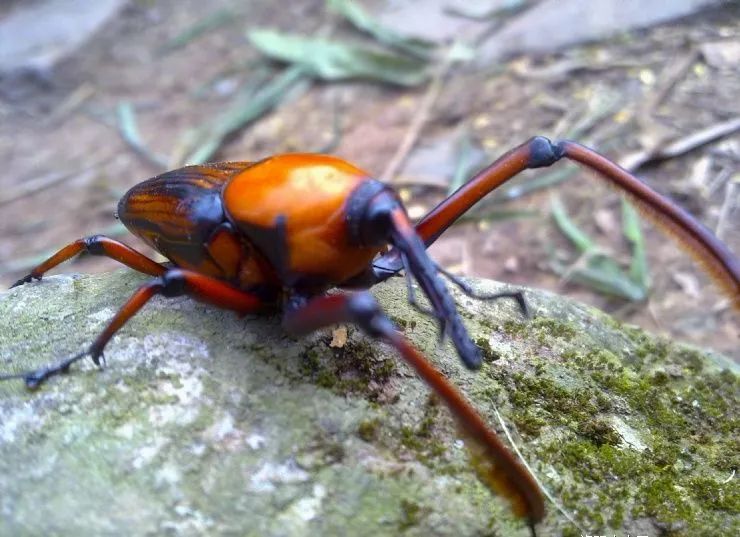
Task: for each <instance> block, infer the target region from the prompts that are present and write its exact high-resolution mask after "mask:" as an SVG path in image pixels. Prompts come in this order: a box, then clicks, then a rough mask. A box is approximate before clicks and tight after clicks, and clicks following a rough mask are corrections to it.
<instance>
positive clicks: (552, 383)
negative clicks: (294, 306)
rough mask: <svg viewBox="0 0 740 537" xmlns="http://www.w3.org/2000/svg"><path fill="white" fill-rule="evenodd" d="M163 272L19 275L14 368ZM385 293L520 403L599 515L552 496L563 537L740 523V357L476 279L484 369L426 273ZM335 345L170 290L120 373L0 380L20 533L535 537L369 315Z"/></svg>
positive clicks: (5, 327) (550, 523) (7, 529)
mask: <svg viewBox="0 0 740 537" xmlns="http://www.w3.org/2000/svg"><path fill="white" fill-rule="evenodd" d="M142 281H144V278H143V277H141V276H139V275H137V274H134V273H131V272H129V271H119V272H113V273H109V274H103V275H96V276H53V277H49V278H46V279H44V280H43V281H42V282H38V283H32V284H27V285H24V286H22V287H19V288H15V289H12V290H10V291H7V292H6V293H4V294H3V295H2V296H0V370H2V371H3V372H12V371H19V370H24V369H27V368H31V367H35V366H37V365H39V364H42V363H45V362H48V361H50V360H51V359H52V358H53V357H55V356H56V357H59V356H63V355H67V354H69V353H75V352H77V351H78V350H79V349H81V348H83V347H84V346H85V344H86V343H89V342H90V340H91V339H92V337H93V336H94V335H95V334H96V333H97V332H98V331H99V330H100V329H101V327H102V326H103V325H104V324H105V322H106V321H107V319H109V318H110V316H111V315H112V314H113V312H114V311H115V309H116V308H117V307H118V306H119V305H120V304H121V303H122V302H123V301H124V300H125V298H126V297H127V296H128V295H129V294H130V293H131V292H132V291H133V290H134V289H135V288H136V287H137V285H139V284H140V283H141V282H142ZM470 282H471V283H472V284H473V285H474V286H475V287H476V288H477V289H478V290H480V291H488V292H490V291H494V290H496V289H499V288H500V284H497V283H494V282H487V281H475V280H471V281H470ZM377 296H378V299H379V300H380V302H381V303H382V305H383V306H384V307H385V309H386V310H387V311H390V312H392V317H393V318H394V319H395V320H396V321H397V322H398V323H399V324H400V325H402V326H404V327H405V328H404V331H405V333H406V335H407V336H408V337H409V338H410V339H411V340H412V341H413V342H414V343H415V344H416V345H417V346H419V347H420V348H421V349H422V350H423V351H424V352H425V353H427V354H428V355H429V356H430V357H431V358H432V359H433V360H434V361H435V363H437V364H438V365H439V367H440V368H441V369H442V370H443V371H444V372H445V373H446V374H447V375H449V376H450V377H451V378H452V379H453V380H454V382H455V383H456V384H457V385H458V386H460V388H461V389H462V390H463V392H464V393H466V394H467V395H468V397H470V398H471V399H472V400H473V401H474V403H475V405H476V406H477V407H478V408H479V409H480V411H481V412H482V413H483V415H484V416H485V417H486V419H487V420H488V421H489V422H490V423H491V424H492V426H495V428H496V429H500V427H499V426H498V422H497V421H496V418H495V413H494V407H495V406H497V407H498V408H500V410H501V413H502V414H503V416H504V418H505V419H506V421H507V422H508V423H510V424H512V425H510V428H512V429H517V430H518V433H517V432H514V433H513V434H514V438H515V439H516V441H517V443H518V445H519V446H520V449H521V450H522V452H523V454H524V456H525V457H526V459H527V460H528V461H529V462H530V464H531V465H532V467H533V469H534V471H535V473H536V474H537V475H538V477H539V479H540V480H542V482H544V484H545V486H546V487H547V488H548V489H549V490H550V491H551V492H552V494H553V495H554V496H555V497H556V498H558V499H559V501H561V502H562V503H563V504H564V505H565V507H566V509H567V510H568V511H569V512H571V513H574V517H575V519H576V520H577V521H578V523H579V524H580V525H581V529H579V528H578V527H576V526H573V525H572V524H571V523H570V522H568V521H567V520H566V518H565V517H564V516H563V515H562V514H560V513H559V512H558V510H557V509H556V508H555V507H554V506H553V505H551V504H548V516H547V518H546V520H545V521H544V523H543V524H542V525H541V527H540V528H539V529H540V531H541V534H543V535H552V534H560V533H562V532H565V533H566V534H572V535H577V534H578V533H590V534H592V533H595V532H597V531H598V532H601V533H617V534H624V533H627V532H629V533H631V534H633V535H634V534H636V533H643V534H649V535H654V534H656V533H658V532H659V528H663V529H665V528H669V529H673V530H675V531H676V533H677V534H685V535H699V534H709V532H710V531H711V532H715V533H718V534H727V535H731V534H736V533H737V531H733V529H734V530H737V529H738V524H740V520H739V519H738V497H739V494H738V480H737V479H730V480H728V477H730V475H731V474H732V473H733V470H734V469H735V468H737V467H738V450H737V444H736V442H737V439H736V434H737V423H738V392H740V390H738V377H737V371H736V370H735V369H734V368H733V365H732V364H731V363H730V362H728V361H725V360H723V358H722V357H720V356H717V355H714V354H712V353H709V352H703V351H699V350H696V349H692V348H688V347H685V346H681V345H678V344H675V343H673V342H670V341H666V340H662V339H657V338H654V337H652V336H649V335H647V334H645V333H643V332H642V331H640V330H638V329H636V328H632V327H628V326H622V325H620V324H619V323H617V322H616V321H614V320H613V319H611V318H609V317H608V316H606V315H605V314H603V313H600V312H598V311H595V310H593V309H591V308H589V307H586V306H583V305H580V304H577V303H574V302H571V301H569V300H566V299H564V298H562V297H558V296H555V295H550V294H547V293H544V292H540V291H527V297H528V300H529V303H530V305H531V307H532V310H533V312H534V313H535V317H534V318H533V319H532V320H529V321H527V320H524V319H522V318H521V317H520V315H519V314H518V312H517V310H516V308H515V307H514V305H513V304H511V303H509V302H508V301H498V302H495V303H485V302H481V301H476V300H473V299H470V298H467V297H464V296H462V295H460V294H459V293H456V294H455V296H456V299H457V300H458V303H459V306H460V310H461V311H462V313H463V316H464V318H465V320H466V323H467V324H468V326H469V327H470V331H471V334H472V336H473V338H474V340H476V342H477V343H478V344H479V345H480V346H481V347H482V348H483V350H484V354H485V356H486V363H485V365H484V367H483V368H482V370H480V371H478V372H477V373H472V372H468V371H466V370H464V368H463V367H462V366H461V365H460V363H459V360H458V358H457V356H456V355H455V353H454V351H453V350H452V349H451V347H450V346H449V344H445V345H440V344H439V343H438V340H437V337H436V326H435V323H434V322H433V321H432V320H430V319H428V318H425V317H423V316H421V315H420V314H419V313H418V312H416V311H415V310H413V309H412V308H410V307H409V306H408V304H407V303H406V298H405V289H404V284H403V281H400V280H398V281H392V282H387V283H386V284H383V285H381V286H379V288H378V289H377ZM331 340H332V330H331V329H326V330H323V331H321V332H318V333H316V334H313V335H311V336H309V337H305V338H293V337H290V336H288V335H286V334H285V333H284V332H283V331H282V330H281V328H280V322H279V318H277V317H276V316H267V317H248V318H243V319H240V318H238V317H236V316H235V315H233V314H231V313H229V312H225V311H220V310H217V309H214V308H211V307H207V306H204V305H201V304H198V303H196V302H194V301H191V300H189V299H186V298H183V299H164V298H156V299H154V300H153V301H152V303H151V304H150V305H148V306H147V307H146V308H145V309H144V310H143V311H142V312H141V313H140V314H139V315H137V316H136V317H135V318H134V319H133V320H132V321H131V322H130V323H129V324H128V325H126V327H125V328H124V329H123V330H122V331H121V333H120V335H119V336H117V337H116V338H114V339H113V341H112V342H111V344H110V345H109V347H108V349H107V353H106V358H107V368H106V369H104V370H103V371H98V370H96V369H95V368H94V366H92V364H89V363H84V364H81V365H79V366H78V367H74V368H73V370H72V371H70V373H69V374H68V375H65V376H62V377H57V378H54V379H52V380H51V381H49V382H48V383H46V384H44V385H43V386H42V387H41V388H40V389H38V390H37V391H28V390H26V389H25V388H24V387H23V385H22V383H21V382H20V381H6V382H2V383H0V416H2V418H1V419H0V490H2V491H3V493H2V494H1V495H0V513H2V516H0V534H2V535H42V534H47V535H48V534H62V535H72V534H74V535H109V534H120V533H125V534H129V535H145V534H158V535H159V534H165V533H171V534H177V535H202V534H208V535H227V534H228V535H231V534H239V535H280V536H283V535H286V536H302V535H399V534H404V535H450V536H452V535H455V536H459V535H484V534H485V535H489V534H496V535H528V530H527V528H526V527H525V526H524V524H523V523H522V522H521V521H519V520H517V519H515V518H514V517H513V515H512V514H511V511H510V509H509V506H508V504H507V503H506V502H505V501H504V500H503V499H501V498H499V497H494V496H493V495H491V494H490V493H489V492H488V490H487V489H486V488H484V486H483V485H482V484H481V483H480V482H479V481H478V480H477V479H476V478H475V476H474V474H473V471H472V470H471V469H470V467H469V466H468V463H467V459H466V453H465V450H464V448H463V447H462V444H461V442H460V441H459V440H458V439H457V438H456V437H455V428H454V425H453V423H452V422H451V420H450V418H449V417H448V415H447V413H446V411H445V409H444V408H442V407H440V406H439V405H438V404H435V400H434V399H433V398H430V396H429V393H428V390H427V389H426V388H425V386H424V385H423V384H421V382H420V381H419V380H418V379H416V378H415V377H414V375H413V374H412V373H411V371H410V369H409V368H407V367H406V366H405V365H404V364H402V363H400V361H399V360H398V358H397V356H396V354H395V353H394V352H393V351H391V350H390V349H389V348H387V347H386V346H385V345H380V344H377V343H375V342H374V341H371V340H369V339H368V338H366V337H365V336H364V335H362V334H361V333H360V332H359V331H358V330H356V329H355V328H354V327H350V328H349V330H348V334H347V340H346V342H345V343H344V344H343V345H342V346H340V347H331V346H330V342H331ZM661 531H662V530H661Z"/></svg>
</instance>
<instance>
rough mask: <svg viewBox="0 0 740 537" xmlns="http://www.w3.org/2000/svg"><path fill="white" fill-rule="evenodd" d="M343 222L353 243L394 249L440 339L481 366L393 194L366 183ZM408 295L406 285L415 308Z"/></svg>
mask: <svg viewBox="0 0 740 537" xmlns="http://www.w3.org/2000/svg"><path fill="white" fill-rule="evenodd" d="M347 222H348V227H349V232H350V239H351V240H352V241H353V242H354V243H356V244H358V245H361V246H374V247H377V246H382V245H386V244H391V245H392V246H394V247H395V248H396V249H397V250H398V252H399V255H400V256H401V259H402V261H403V266H404V268H405V270H406V274H407V277H408V276H409V274H410V275H411V276H413V278H414V279H415V280H416V281H417V282H418V283H419V286H420V287H421V289H422V291H423V293H424V294H425V295H426V297H427V298H428V299H429V302H430V303H431V306H432V311H431V313H432V315H434V317H435V318H436V319H437V321H438V322H439V325H440V335H441V337H444V336H445V335H449V336H450V339H451V340H452V342H453V344H454V345H455V348H456V349H457V352H458V354H459V355H460V358H461V359H462V361H463V363H464V364H465V365H466V366H467V367H468V368H470V369H478V368H479V367H480V366H481V363H482V361H481V354H480V350H479V349H478V347H476V345H475V344H474V343H473V342H472V340H471V339H470V335H469V334H468V332H467V330H466V328H465V326H464V325H463V323H462V320H461V319H460V316H459V315H458V313H457V308H456V305H455V302H454V300H452V297H451V296H450V293H449V291H448V290H447V287H446V285H445V283H444V281H443V280H442V278H441V277H440V274H439V271H438V269H437V266H436V264H435V263H434V262H433V261H432V260H431V259H430V258H429V255H428V254H427V252H426V248H425V247H424V243H423V242H422V240H421V239H420V238H419V236H418V235H417V233H416V230H415V229H414V226H413V225H412V224H411V222H410V220H409V218H408V215H407V214H406V209H405V208H404V207H403V204H402V203H401V200H399V199H398V197H397V196H396V194H395V193H394V192H393V191H392V190H390V189H389V188H388V187H387V186H385V185H383V184H382V183H379V182H378V181H372V180H370V181H366V182H365V183H363V184H362V185H360V187H359V188H358V189H357V190H356V191H355V192H354V193H353V195H352V197H351V198H350V200H349V202H348V206H347ZM412 292H413V288H412V287H411V285H409V293H410V294H409V301H410V302H411V303H412V304H414V305H415V301H414V299H413V294H412Z"/></svg>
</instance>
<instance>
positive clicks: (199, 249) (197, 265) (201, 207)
mask: <svg viewBox="0 0 740 537" xmlns="http://www.w3.org/2000/svg"><path fill="white" fill-rule="evenodd" d="M250 165H251V163H247V162H229V163H219V164H215V165H208V166H187V167H185V168H181V169H179V170H174V171H171V172H167V173H163V174H161V175H158V176H157V177H154V178H152V179H149V180H147V181H144V182H143V183H139V184H138V185H136V186H134V187H133V188H132V189H131V190H129V191H128V192H127V193H126V194H125V195H124V196H123V198H121V201H120V202H119V204H118V216H119V218H120V219H121V221H122V222H123V224H124V225H125V226H126V227H127V228H128V229H129V230H130V231H131V232H132V233H133V234H134V235H137V236H138V237H141V238H142V239H143V240H144V241H145V242H146V243H147V244H149V245H150V246H151V247H153V248H154V249H156V250H157V251H158V252H160V253H161V254H162V255H164V256H165V257H167V258H169V259H170V260H172V261H173V262H174V263H175V264H176V265H178V266H181V267H184V268H189V269H193V270H197V271H199V272H201V273H204V274H209V275H212V276H216V277H219V278H226V279H231V278H230V276H233V274H225V271H224V268H223V267H222V266H220V265H219V263H218V260H214V259H213V258H212V256H211V254H210V252H209V248H208V245H209V241H210V240H211V238H212V236H213V234H214V232H215V231H216V229H217V228H218V227H219V226H220V225H222V224H224V223H225V222H226V220H225V216H224V209H223V204H222V202H221V187H222V186H223V184H224V183H225V182H226V181H227V180H228V179H229V178H230V177H231V176H232V175H233V174H234V173H235V172H238V171H242V170H244V169H245V168H248V167H249V166H250ZM237 247H239V245H238V243H237V244H235V245H234V246H233V248H237ZM235 254H236V257H240V254H241V252H235Z"/></svg>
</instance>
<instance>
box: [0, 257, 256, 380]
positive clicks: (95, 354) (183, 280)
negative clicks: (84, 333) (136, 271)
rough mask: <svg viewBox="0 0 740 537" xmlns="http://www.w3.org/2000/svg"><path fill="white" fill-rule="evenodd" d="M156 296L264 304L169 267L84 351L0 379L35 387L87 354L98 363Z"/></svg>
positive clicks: (241, 309) (248, 306) (246, 306)
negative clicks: (113, 338) (115, 340)
mask: <svg viewBox="0 0 740 537" xmlns="http://www.w3.org/2000/svg"><path fill="white" fill-rule="evenodd" d="M156 295H162V296H166V297H177V296H182V295H189V296H192V297H193V298H195V299H197V300H199V301H201V302H206V303H208V304H213V305H215V306H218V307H220V308H225V309H230V310H233V311H236V312H237V313H240V314H247V313H251V312H254V311H258V310H260V309H263V307H264V306H265V303H264V302H263V301H262V299H260V298H259V297H258V296H256V295H254V294H252V293H248V292H246V291H242V290H240V289H237V288H236V287H232V286H231V285H229V284H227V283H225V282H223V281H221V280H217V279H215V278H211V277H209V276H204V275H203V274H199V273H197V272H192V271H189V270H183V269H169V270H167V271H166V272H164V274H162V275H161V276H160V277H158V278H155V279H154V280H151V281H149V282H147V283H145V284H144V285H142V286H141V287H139V288H138V289H137V290H136V291H135V292H134V294H133V295H131V298H129V299H128V301H126V303H125V304H124V305H123V306H121V308H120V309H119V310H118V312H117V313H116V314H115V316H114V317H113V319H111V320H110V322H109V323H108V326H106V327H105V329H104V330H103V331H102V332H101V333H100V335H99V336H98V337H97V338H96V339H95V341H93V343H92V345H90V346H89V347H88V348H87V349H86V350H84V351H83V352H81V353H79V354H76V355H74V356H71V357H69V358H66V359H64V360H62V361H60V362H57V363H55V364H51V365H46V366H44V367H40V368H38V369H35V370H33V371H26V372H24V373H13V374H10V375H0V380H9V379H14V378H20V379H23V380H24V381H25V383H26V386H28V387H29V388H37V387H38V386H39V385H41V384H42V383H43V382H44V381H45V380H47V379H49V378H50V377H53V376H55V375H59V374H61V373H66V372H67V371H69V368H70V366H71V365H72V364H74V363H75V362H77V361H79V360H82V359H83V358H85V357H87V356H89V357H90V358H91V359H92V361H93V362H94V363H95V365H100V359H101V358H102V356H103V350H104V349H105V346H106V345H107V344H108V342H109V341H110V340H111V338H112V337H113V336H114V335H115V333H116V332H118V331H119V330H120V329H121V328H122V327H123V325H125V324H126V323H127V322H128V320H129V319H131V317H133V316H134V315H136V313H138V312H139V310H141V308H143V307H144V305H146V303H147V302H149V300H151V299H152V298H153V297H154V296H156Z"/></svg>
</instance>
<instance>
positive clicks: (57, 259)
mask: <svg viewBox="0 0 740 537" xmlns="http://www.w3.org/2000/svg"><path fill="white" fill-rule="evenodd" d="M82 252H87V253H89V254H92V255H103V256H106V257H110V258H111V259H115V260H116V261H118V262H120V263H123V264H124V265H126V266H129V267H131V268H132V269H134V270H138V271H139V272H143V273H145V274H149V275H151V276H161V275H162V274H164V272H165V271H166V270H167V267H165V266H163V265H160V264H159V263H157V262H156V261H153V260H151V259H149V258H148V257H147V256H145V255H144V254H141V253H139V252H137V251H136V250H134V249H133V248H131V247H130V246H126V245H125V244H123V243H122V242H119V241H117V240H114V239H111V238H110V237H106V236H104V235H92V236H90V237H85V238H82V239H79V240H76V241H75V242H73V243H71V244H68V245H67V246H65V247H64V248H62V249H61V250H59V251H58V252H57V253H55V254H54V255H53V256H51V257H50V258H49V259H47V260H46V261H44V262H43V263H41V264H40V265H38V266H36V267H35V268H34V269H33V270H32V271H31V272H29V273H28V274H27V275H26V276H24V277H23V278H21V279H20V280H18V281H17V282H15V283H14V284H13V285H12V286H11V287H15V286H17V285H22V284H24V283H28V282H30V281H31V280H40V279H41V278H42V277H43V275H44V274H46V273H47V272H48V271H50V270H51V269H53V268H54V267H56V266H57V265H59V264H61V263H64V262H65V261H67V260H68V259H72V258H73V257H74V256H76V255H78V254H80V253H82Z"/></svg>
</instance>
